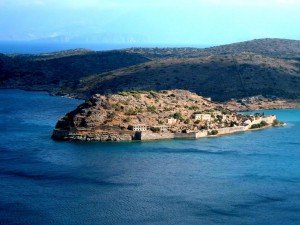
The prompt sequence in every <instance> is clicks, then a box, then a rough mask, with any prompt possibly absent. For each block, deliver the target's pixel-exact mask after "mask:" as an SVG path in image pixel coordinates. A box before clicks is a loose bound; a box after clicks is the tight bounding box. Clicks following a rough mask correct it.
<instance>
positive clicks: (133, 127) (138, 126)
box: [128, 124, 147, 131]
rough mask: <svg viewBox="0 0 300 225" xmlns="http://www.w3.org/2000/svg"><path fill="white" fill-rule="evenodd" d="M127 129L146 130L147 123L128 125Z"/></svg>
mask: <svg viewBox="0 0 300 225" xmlns="http://www.w3.org/2000/svg"><path fill="white" fill-rule="evenodd" d="M128 129H129V130H133V131H146V130H147V125H146V124H133V125H129V127H128Z"/></svg>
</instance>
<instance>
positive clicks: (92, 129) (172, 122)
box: [52, 90, 277, 141]
mask: <svg viewBox="0 0 300 225" xmlns="http://www.w3.org/2000/svg"><path fill="white" fill-rule="evenodd" d="M276 123H277V120H276V116H265V115H263V114H256V115H252V116H249V115H242V114H239V113H237V112H235V111H232V110H230V109H228V108H226V107H224V105H222V104H218V103H214V102H211V101H210V99H207V98H204V97H201V96H198V95H197V94H195V93H191V92H189V91H185V90H168V91H161V92H153V91H152V92H147V91H142V92H136V91H133V92H122V93H119V94H115V95H97V94H96V95H94V96H93V97H92V98H90V99H89V100H87V101H86V102H85V103H83V104H81V105H80V106H78V107H77V109H75V110H74V111H72V112H70V113H67V114H66V115H65V116H64V117H63V118H61V119H60V120H59V121H58V122H57V124H56V127H55V129H54V131H53V134H52V138H53V139H55V140H67V141H132V140H141V141H145V140H160V139H182V138H189V139H196V138H202V137H210V136H219V135H226V134H232V133H236V132H244V131H248V130H254V129H257V128H264V127H269V126H271V125H275V124H276Z"/></svg>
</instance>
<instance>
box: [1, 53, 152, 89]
mask: <svg viewBox="0 0 300 225" xmlns="http://www.w3.org/2000/svg"><path fill="white" fill-rule="evenodd" d="M147 61H149V60H148V59H147V58H145V57H144V56H141V55H138V54H135V53H126V52H120V51H109V52H94V51H86V50H85V51H82V50H80V51H78V50H77V51H75V50H73V51H64V52H55V53H52V54H41V55H12V56H9V55H7V56H5V55H0V86H1V87H7V88H9V87H13V88H15V87H16V88H23V89H29V90H47V91H50V92H53V91H54V90H57V89H60V87H61V86H67V87H70V88H72V87H73V86H75V85H76V84H77V83H78V81H79V80H80V79H81V78H82V77H85V76H88V75H91V74H97V73H103V72H107V71H111V70H115V69H119V68H124V67H128V66H132V65H136V64H139V63H144V62H147Z"/></svg>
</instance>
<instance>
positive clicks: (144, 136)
mask: <svg viewBox="0 0 300 225" xmlns="http://www.w3.org/2000/svg"><path fill="white" fill-rule="evenodd" d="M173 138H174V134H173V133H169V132H165V133H164V132H162V133H153V132H150V131H145V132H136V134H135V139H136V140H141V141H144V140H160V139H173Z"/></svg>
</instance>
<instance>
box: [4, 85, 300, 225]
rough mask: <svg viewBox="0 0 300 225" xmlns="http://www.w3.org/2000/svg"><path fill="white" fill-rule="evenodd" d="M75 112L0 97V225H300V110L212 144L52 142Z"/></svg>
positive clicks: (59, 102)
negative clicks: (279, 123) (62, 120)
mask: <svg viewBox="0 0 300 225" xmlns="http://www.w3.org/2000/svg"><path fill="white" fill-rule="evenodd" d="M78 103H79V101H78V100H71V99H66V98H62V97H51V96H48V95H47V94H45V93H37V92H24V91H18V90H1V91H0V104H1V108H0V118H1V119H0V125H1V126H0V127H1V142H0V224H1V225H3V224H130V225H131V224H161V225H165V224H207V225H210V224H275V225H276V224H300V110H275V111H265V112H266V113H269V114H276V115H278V116H279V119H280V120H284V121H286V122H288V125H287V127H284V128H270V129H266V130H261V131H252V132H247V133H240V134H236V135H229V136H223V137H219V138H204V139H199V140H176V141H175V140H171V141H159V142H144V143H141V142H134V143H65V142H55V141H52V140H51V139H50V135H51V131H52V129H53V127H54V125H55V122H56V121H57V119H58V118H59V117H60V116H62V115H63V114H65V113H66V112H67V111H69V110H71V109H73V108H74V107H75V106H76V105H77V104H78Z"/></svg>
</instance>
